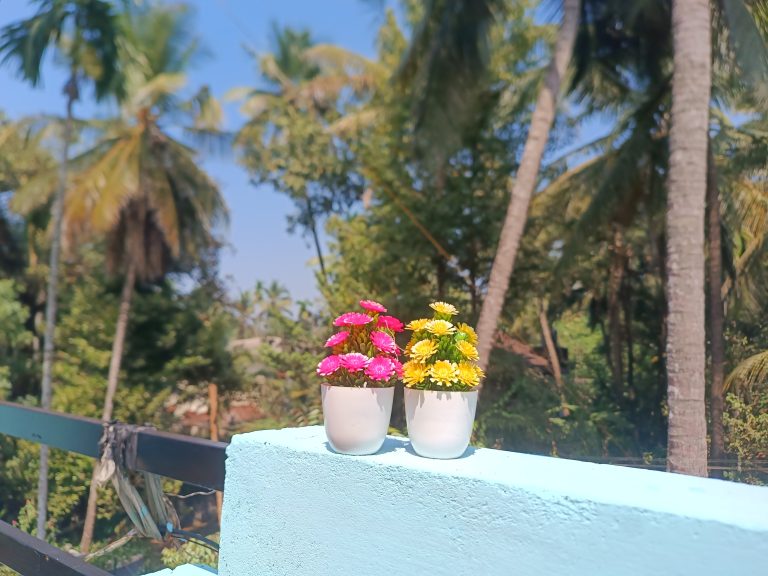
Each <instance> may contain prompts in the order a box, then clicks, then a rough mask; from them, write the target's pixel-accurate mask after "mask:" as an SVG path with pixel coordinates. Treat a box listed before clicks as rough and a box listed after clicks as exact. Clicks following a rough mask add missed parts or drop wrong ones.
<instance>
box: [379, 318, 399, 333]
mask: <svg viewBox="0 0 768 576" xmlns="http://www.w3.org/2000/svg"><path fill="white" fill-rule="evenodd" d="M376 326H377V327H378V328H387V329H389V330H392V332H402V331H403V328H404V326H403V323H402V322H400V320H398V319H397V318H395V317H394V316H379V322H378V323H377V324H376Z"/></svg>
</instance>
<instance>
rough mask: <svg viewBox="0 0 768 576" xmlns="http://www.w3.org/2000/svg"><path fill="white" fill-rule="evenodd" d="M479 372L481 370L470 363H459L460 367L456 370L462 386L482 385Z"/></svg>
mask: <svg viewBox="0 0 768 576" xmlns="http://www.w3.org/2000/svg"><path fill="white" fill-rule="evenodd" d="M478 370H479V368H478V367H477V366H475V365H474V364H470V363H469V362H459V365H458V367H457V368H456V377H457V378H458V379H459V382H461V383H462V384H465V385H466V386H472V387H474V386H477V385H478V384H480V374H479V373H478Z"/></svg>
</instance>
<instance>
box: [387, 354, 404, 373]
mask: <svg viewBox="0 0 768 576" xmlns="http://www.w3.org/2000/svg"><path fill="white" fill-rule="evenodd" d="M390 360H391V361H392V367H393V369H394V371H395V374H397V375H398V377H400V378H402V376H403V365H402V364H400V361H399V360H395V359H394V358H390Z"/></svg>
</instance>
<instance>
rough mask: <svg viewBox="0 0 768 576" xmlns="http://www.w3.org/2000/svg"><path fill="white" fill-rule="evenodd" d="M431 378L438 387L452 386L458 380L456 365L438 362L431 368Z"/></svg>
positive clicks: (446, 361)
mask: <svg viewBox="0 0 768 576" xmlns="http://www.w3.org/2000/svg"><path fill="white" fill-rule="evenodd" d="M429 376H430V379H431V380H432V382H434V383H435V384H437V385H438V386H450V385H451V384H452V383H453V382H454V381H455V380H456V378H457V374H456V364H454V363H452V362H449V361H448V360H438V361H437V362H435V363H434V364H432V366H430V368H429Z"/></svg>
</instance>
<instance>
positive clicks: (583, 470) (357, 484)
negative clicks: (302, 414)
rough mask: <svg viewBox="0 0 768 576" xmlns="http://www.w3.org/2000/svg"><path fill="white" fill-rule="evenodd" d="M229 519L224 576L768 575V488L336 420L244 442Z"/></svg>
mask: <svg viewBox="0 0 768 576" xmlns="http://www.w3.org/2000/svg"><path fill="white" fill-rule="evenodd" d="M222 525H223V530H222V534H221V553H220V558H219V574H220V575H221V576H277V575H286V576H301V575H312V576H325V575H364V576H385V575H386V576H393V575H401V574H402V575H408V576H411V575H422V574H423V575H437V574H446V575H451V576H459V575H464V574H466V575H470V574H471V575H473V576H495V575H505V576H507V575H536V576H548V575H553V576H554V575H557V576H562V575H585V576H586V575H589V576H595V575H603V574H605V575H609V576H635V575H649V576H650V575H653V576H657V575H659V574H664V575H665V576H673V575H686V576H687V575H690V574H696V575H697V576H707V575H718V576H719V575H722V574H738V575H739V576H751V575H755V576H757V575H760V576H765V575H766V574H768V488H761V487H754V486H746V485H739V484H733V483H728V482H724V481H718V480H706V479H701V478H691V477H685V476H680V475H674V474H666V473H663V472H651V471H643V470H635V469H630V468H621V467H615V466H605V465H598V464H588V463H583V462H576V461H571V460H562V459H555V458H546V457H540V456H530V455H525V454H516V453H511V452H502V451H498V450H486V449H482V450H476V451H473V452H471V453H469V454H468V455H467V456H465V457H464V458H462V459H459V460H450V461H439V460H427V459H424V458H419V457H418V456H416V455H415V454H414V453H413V452H412V451H411V449H410V447H409V444H408V442H407V440H405V439H397V438H389V439H388V440H387V442H386V443H385V445H384V447H383V448H382V450H381V452H380V453H379V454H377V455H374V456H362V457H353V456H341V455H338V454H334V453H333V452H331V451H330V449H329V448H328V446H327V444H326V440H325V435H324V432H323V429H322V427H310V428H294V429H286V430H279V431H273V430H270V431H263V432H253V433H250V434H243V435H239V436H235V437H234V439H233V441H232V444H231V445H230V447H229V449H228V458H227V474H226V487H225V497H224V510H223V519H222Z"/></svg>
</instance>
